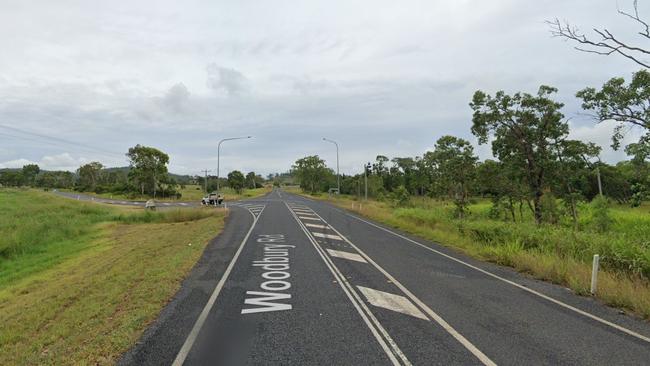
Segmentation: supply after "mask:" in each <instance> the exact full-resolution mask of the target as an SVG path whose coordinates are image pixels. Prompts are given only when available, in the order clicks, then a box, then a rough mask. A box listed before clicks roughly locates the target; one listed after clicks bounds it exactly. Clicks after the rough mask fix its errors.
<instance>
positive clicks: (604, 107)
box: [576, 70, 650, 149]
mask: <svg viewBox="0 0 650 366" xmlns="http://www.w3.org/2000/svg"><path fill="white" fill-rule="evenodd" d="M576 96H577V97H578V98H581V99H582V108H583V109H585V110H590V111H595V112H596V115H595V116H594V117H596V118H597V119H598V121H599V122H600V121H605V120H614V121H617V122H618V125H617V126H616V129H615V132H614V136H613V137H612V140H613V144H612V147H614V148H615V149H618V148H619V147H620V143H621V140H622V139H623V136H624V133H625V127H629V128H635V127H636V128H641V129H643V130H644V131H645V132H646V135H645V136H643V137H642V138H641V141H639V143H641V144H650V72H648V71H646V70H641V71H638V72H636V73H634V74H633V76H632V81H631V82H630V83H629V84H628V85H625V80H624V79H623V78H613V79H610V80H609V81H608V82H606V83H605V84H604V85H603V87H602V88H601V89H600V90H596V89H595V88H585V89H583V90H581V91H579V92H578V93H577V94H576Z"/></svg>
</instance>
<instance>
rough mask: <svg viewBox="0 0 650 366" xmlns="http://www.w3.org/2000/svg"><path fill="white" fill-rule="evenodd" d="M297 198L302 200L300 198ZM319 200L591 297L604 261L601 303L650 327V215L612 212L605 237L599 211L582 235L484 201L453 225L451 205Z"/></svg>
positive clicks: (584, 219)
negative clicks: (504, 214) (512, 218)
mask: <svg viewBox="0 0 650 366" xmlns="http://www.w3.org/2000/svg"><path fill="white" fill-rule="evenodd" d="M293 192H294V193H299V191H297V190H293ZM311 197H312V198H317V199H322V200H329V201H330V202H332V203H334V204H336V205H338V206H340V207H343V208H346V209H348V210H351V211H353V212H356V213H359V214H361V215H363V216H366V217H368V218H371V219H373V220H375V221H378V222H381V223H384V224H386V225H389V226H392V227H395V228H398V229H401V230H404V231H406V232H409V233H412V234H415V235H417V236H420V237H422V238H425V239H429V240H432V241H436V242H438V243H441V244H443V245H445V246H448V247H453V248H456V249H459V250H461V251H462V252H464V253H466V254H468V255H471V256H473V257H476V258H478V259H482V260H487V261H491V262H495V263H498V264H502V265H507V266H510V267H514V268H515V269H517V270H519V271H521V272H525V273H529V274H531V275H533V276H534V277H536V278H539V279H543V280H547V281H552V282H555V283H559V284H562V285H565V286H568V287H570V288H571V289H573V290H574V291H575V292H576V293H578V294H581V295H588V294H589V285H590V274H591V260H592V257H593V255H594V254H599V255H600V256H601V258H602V259H601V263H602V267H603V269H604V270H603V271H601V272H600V274H599V290H598V293H597V297H598V298H600V299H601V300H602V301H604V302H605V303H607V304H609V305H613V306H617V307H620V308H624V309H628V310H631V311H633V312H635V313H637V314H639V315H640V316H642V317H644V318H646V319H650V282H649V281H648V277H649V276H650V207H648V205H644V206H642V207H639V208H634V209H633V208H629V207H624V206H615V207H612V209H611V212H610V215H611V217H612V218H613V222H612V225H611V227H610V229H609V230H608V231H607V232H605V233H600V232H598V231H597V230H596V228H595V225H594V222H593V221H594V217H593V209H592V207H591V206H590V205H588V204H583V205H581V207H580V216H579V218H580V219H579V230H578V231H574V230H573V229H572V225H571V223H570V222H569V221H568V220H567V221H566V222H561V223H560V224H559V225H542V226H537V225H535V223H534V222H533V219H532V216H531V214H530V212H526V211H528V209H527V208H524V210H523V212H524V220H523V221H522V222H517V223H513V222H508V221H503V220H500V219H494V218H490V216H489V211H490V207H491V203H490V202H489V201H487V200H479V201H478V202H476V203H475V204H473V205H472V206H471V207H470V212H471V213H470V215H469V217H468V218H467V219H465V220H462V221H461V220H458V219H455V218H453V216H454V214H453V212H454V208H453V205H452V204H450V203H448V202H441V201H438V200H434V199H430V198H412V199H411V202H410V203H409V204H408V205H407V206H406V207H400V208H396V207H393V206H392V205H390V204H389V203H386V202H377V201H373V200H369V201H368V202H360V201H357V200H356V198H354V197H345V196H342V197H338V198H328V197H327V195H321V196H316V197H313V196H311Z"/></svg>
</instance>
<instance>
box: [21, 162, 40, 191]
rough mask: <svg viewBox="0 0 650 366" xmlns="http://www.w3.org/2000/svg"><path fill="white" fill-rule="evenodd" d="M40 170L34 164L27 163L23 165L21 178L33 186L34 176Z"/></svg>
mask: <svg viewBox="0 0 650 366" xmlns="http://www.w3.org/2000/svg"><path fill="white" fill-rule="evenodd" d="M40 171H41V168H39V167H38V165H36V164H27V165H24V166H23V179H24V180H25V183H27V184H29V185H30V186H34V185H35V183H36V176H37V175H38V173H39V172H40Z"/></svg>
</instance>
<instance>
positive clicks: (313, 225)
mask: <svg viewBox="0 0 650 366" xmlns="http://www.w3.org/2000/svg"><path fill="white" fill-rule="evenodd" d="M305 226H307V227H313V228H316V229H329V226H327V225H319V224H310V223H308V222H306V223H305Z"/></svg>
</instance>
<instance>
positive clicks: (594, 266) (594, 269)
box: [591, 254, 600, 295]
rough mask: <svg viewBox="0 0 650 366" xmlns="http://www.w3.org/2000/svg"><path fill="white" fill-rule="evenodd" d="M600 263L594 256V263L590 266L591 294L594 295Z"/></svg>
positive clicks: (598, 257) (596, 256)
mask: <svg viewBox="0 0 650 366" xmlns="http://www.w3.org/2000/svg"><path fill="white" fill-rule="evenodd" d="M599 263H600V256H599V255H598V254H594V261H593V263H592V266H591V294H592V295H594V294H596V291H597V290H598V266H599Z"/></svg>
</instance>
